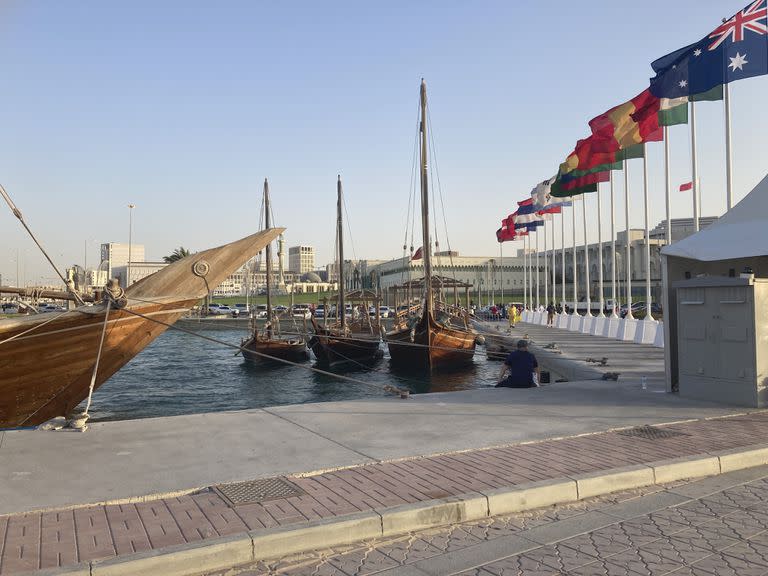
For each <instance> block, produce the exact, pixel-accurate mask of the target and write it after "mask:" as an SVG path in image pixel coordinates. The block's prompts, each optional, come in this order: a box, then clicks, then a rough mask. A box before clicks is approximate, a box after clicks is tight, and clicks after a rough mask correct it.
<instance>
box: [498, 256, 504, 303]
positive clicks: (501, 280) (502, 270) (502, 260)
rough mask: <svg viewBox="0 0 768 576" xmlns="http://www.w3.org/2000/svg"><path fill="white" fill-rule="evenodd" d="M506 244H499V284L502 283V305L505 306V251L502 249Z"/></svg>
mask: <svg viewBox="0 0 768 576" xmlns="http://www.w3.org/2000/svg"><path fill="white" fill-rule="evenodd" d="M502 246H504V242H499V264H500V265H501V269H500V272H499V282H501V305H502V306H503V305H504V251H503V249H502Z"/></svg>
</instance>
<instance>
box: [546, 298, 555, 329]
mask: <svg viewBox="0 0 768 576" xmlns="http://www.w3.org/2000/svg"><path fill="white" fill-rule="evenodd" d="M554 322H555V305H554V304H553V303H552V302H550V303H549V306H547V326H548V327H549V328H552V326H554Z"/></svg>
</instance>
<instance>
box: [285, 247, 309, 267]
mask: <svg viewBox="0 0 768 576" xmlns="http://www.w3.org/2000/svg"><path fill="white" fill-rule="evenodd" d="M314 269H315V248H314V247H313V246H291V247H290V248H288V270H290V271H291V272H294V273H296V274H306V273H307V272H312V270H314Z"/></svg>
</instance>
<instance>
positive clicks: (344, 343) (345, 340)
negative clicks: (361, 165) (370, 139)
mask: <svg viewBox="0 0 768 576" xmlns="http://www.w3.org/2000/svg"><path fill="white" fill-rule="evenodd" d="M336 195H337V200H336V246H337V252H336V256H337V258H336V269H337V270H338V276H339V291H338V298H337V305H336V320H335V322H334V323H333V324H331V325H329V324H328V323H327V320H326V322H325V323H324V325H323V326H322V327H321V326H319V325H318V323H317V320H315V318H314V316H313V317H312V319H311V322H312V328H313V331H314V334H312V335H311V336H310V337H309V340H308V341H307V344H308V345H309V347H310V348H311V349H312V352H313V353H314V355H315V358H317V362H318V364H320V365H321V366H334V365H339V364H363V365H368V364H371V363H373V362H374V361H375V360H377V359H378V358H381V356H382V355H383V354H382V351H381V348H380V346H379V344H380V342H381V319H380V311H379V304H380V299H379V298H378V296H377V295H376V294H374V293H372V292H370V291H367V290H361V291H357V292H354V293H350V294H346V293H345V291H344V284H345V281H344V229H343V226H342V224H343V223H342V211H343V200H342V191H341V177H339V179H338V181H337V183H336ZM347 302H349V303H350V304H351V305H352V314H351V315H350V316H351V317H350V318H349V319H348V318H347V313H346V312H347ZM369 304H372V305H374V306H375V308H376V311H375V314H374V317H373V318H371V316H370V314H369V312H368V305H369ZM325 310H326V311H327V310H328V305H327V303H326V306H325Z"/></svg>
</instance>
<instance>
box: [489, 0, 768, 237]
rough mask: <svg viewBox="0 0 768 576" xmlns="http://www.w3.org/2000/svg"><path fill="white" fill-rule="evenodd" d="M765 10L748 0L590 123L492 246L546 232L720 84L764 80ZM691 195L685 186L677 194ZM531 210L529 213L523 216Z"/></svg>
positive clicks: (762, 2)
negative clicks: (558, 214)
mask: <svg viewBox="0 0 768 576" xmlns="http://www.w3.org/2000/svg"><path fill="white" fill-rule="evenodd" d="M767 2H768V0H753V1H752V2H750V3H749V4H748V5H747V6H746V7H745V8H744V9H743V10H741V11H739V12H737V13H736V14H735V15H734V16H732V17H731V18H730V19H727V20H723V22H722V24H720V25H719V26H717V27H716V28H715V29H714V30H713V31H712V32H710V33H709V34H707V35H706V36H705V37H704V38H702V39H701V40H699V41H698V42H695V43H693V44H690V45H688V46H686V47H684V48H680V49H679V50H676V51H674V52H672V53H670V54H667V55H666V56H662V57H661V58H659V59H658V60H655V61H654V62H652V63H651V67H652V68H653V71H654V72H655V74H656V75H655V76H654V77H653V78H651V79H650V85H649V87H648V88H646V89H645V90H643V91H642V92H640V94H638V95H637V96H635V97H634V98H632V99H631V100H629V101H627V102H624V103H623V104H619V105H618V106H614V107H613V108H611V109H610V110H607V111H606V112H604V113H603V114H600V115H599V116H596V117H595V118H593V119H592V120H590V121H589V122H588V125H589V129H590V132H591V133H590V134H589V135H588V136H587V137H585V138H583V139H581V140H579V141H578V142H576V146H575V147H574V149H573V151H572V152H571V153H570V154H568V156H567V157H566V158H565V160H564V161H563V162H562V163H561V164H560V166H559V168H558V171H557V174H556V175H555V176H553V177H552V178H549V179H547V180H544V181H543V182H542V183H540V184H538V185H537V186H536V187H535V188H534V189H533V191H532V192H531V200H530V201H529V200H524V201H523V202H519V203H518V204H519V206H518V209H517V210H516V211H515V212H514V213H512V214H510V215H509V216H507V218H505V219H504V220H502V226H501V228H499V229H498V230H497V231H496V238H497V240H498V241H499V242H506V241H508V240H515V239H517V238H518V237H519V236H523V235H525V234H527V233H528V232H529V231H531V230H535V228H536V222H541V224H543V222H544V218H542V216H545V215H546V214H547V213H548V212H546V211H545V210H546V209H547V208H548V207H552V208H555V207H557V206H558V205H559V206H560V207H561V208H562V207H563V206H564V205H565V204H563V202H566V203H567V202H568V199H570V198H572V197H573V196H578V195H580V194H585V193H589V192H596V191H597V189H598V185H599V184H600V183H601V182H608V181H609V179H610V171H611V170H620V169H621V168H622V162H623V161H624V160H629V159H633V158H642V157H643V155H644V152H645V147H644V145H645V144H646V143H648V142H660V141H662V140H663V139H664V127H665V126H673V125H676V124H687V123H688V102H693V101H704V100H708V101H714V100H722V98H723V85H724V84H727V83H730V82H733V81H736V80H741V79H744V78H750V77H753V76H760V75H764V74H768V8H767V6H766V3H767ZM691 188H692V183H687V184H684V185H682V186H680V191H685V190H691ZM530 205H533V206H534V209H533V210H532V211H531V212H527V211H523V212H521V209H522V208H523V207H527V206H530ZM550 213H551V212H550ZM529 214H533V215H534V217H533V218H532V217H531V216H529ZM541 224H539V225H541Z"/></svg>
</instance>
